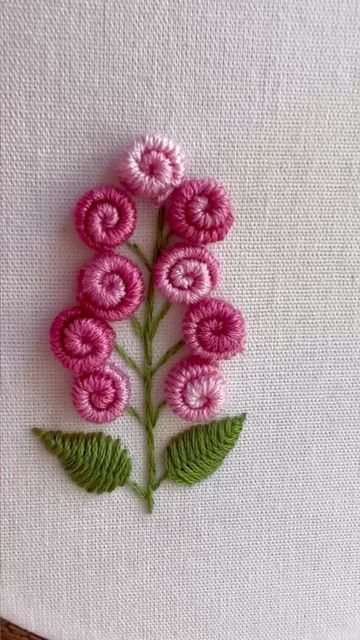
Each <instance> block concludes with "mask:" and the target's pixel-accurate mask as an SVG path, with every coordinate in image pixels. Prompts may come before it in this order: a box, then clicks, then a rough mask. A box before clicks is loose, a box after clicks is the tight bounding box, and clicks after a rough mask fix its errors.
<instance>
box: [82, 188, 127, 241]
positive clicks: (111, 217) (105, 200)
mask: <svg viewBox="0 0 360 640" xmlns="http://www.w3.org/2000/svg"><path fill="white" fill-rule="evenodd" d="M135 224H136V209H135V205H134V204H133V202H132V201H131V200H130V198H129V197H128V196H127V195H126V194H125V193H124V192H123V191H120V189H116V188H115V187H98V188H96V189H92V190H91V191H89V192H88V193H86V194H85V195H84V196H83V197H82V198H81V199H80V200H79V202H78V203H77V205H76V208H75V226H76V229H77V231H78V233H79V236H80V238H81V239H82V240H83V242H85V244H87V245H88V246H89V247H92V248H93V249H112V248H114V247H116V246H118V245H119V244H122V243H123V242H125V241H126V240H127V239H128V238H129V237H130V236H131V234H132V233H133V231H134V229H135Z"/></svg>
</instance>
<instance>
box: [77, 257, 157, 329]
mask: <svg viewBox="0 0 360 640" xmlns="http://www.w3.org/2000/svg"><path fill="white" fill-rule="evenodd" d="M143 297H144V282H143V279H142V275H141V271H140V269H139V267H138V266H137V265H136V264H135V263H134V262H133V261H132V260H129V258H125V257H124V256H120V255H118V254H116V253H98V254H97V255H95V257H94V258H93V259H92V261H91V262H90V263H89V264H88V265H87V266H86V267H85V268H84V269H82V270H81V271H80V273H79V277H78V301H79V304H80V305H81V306H82V307H83V308H84V309H86V310H87V311H89V312H90V313H91V314H92V315H94V316H95V317H97V318H104V319H105V320H124V318H128V317H129V316H131V315H132V314H133V313H134V312H135V311H136V309H137V308H138V307H139V305H140V304H141V302H142V300H143Z"/></svg>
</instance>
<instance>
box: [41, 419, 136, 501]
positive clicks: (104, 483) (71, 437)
mask: <svg viewBox="0 0 360 640" xmlns="http://www.w3.org/2000/svg"><path fill="white" fill-rule="evenodd" d="M33 433H34V434H35V435H37V436H38V437H39V438H40V440H41V441H42V442H43V444H44V445H45V447H46V448H47V449H48V450H49V451H50V452H51V453H53V454H54V455H55V456H56V457H57V458H58V459H59V460H60V462H61V463H62V465H63V467H64V469H65V471H66V472H67V473H68V475H69V476H70V478H71V479H72V480H73V481H74V482H75V483H76V484H77V485H78V486H79V487H82V488H83V489H86V491H90V492H95V493H103V492H104V491H113V490H114V489H116V488H117V487H122V486H124V484H126V482H127V481H128V479H129V476H130V473H131V459H130V457H129V455H128V453H127V451H126V450H125V449H124V448H123V446H122V444H121V442H120V440H114V439H113V438H111V436H106V435H105V434H103V433H101V432H97V433H78V432H72V433H71V432H70V433H69V432H68V433H66V432H63V431H45V430H44V429H33Z"/></svg>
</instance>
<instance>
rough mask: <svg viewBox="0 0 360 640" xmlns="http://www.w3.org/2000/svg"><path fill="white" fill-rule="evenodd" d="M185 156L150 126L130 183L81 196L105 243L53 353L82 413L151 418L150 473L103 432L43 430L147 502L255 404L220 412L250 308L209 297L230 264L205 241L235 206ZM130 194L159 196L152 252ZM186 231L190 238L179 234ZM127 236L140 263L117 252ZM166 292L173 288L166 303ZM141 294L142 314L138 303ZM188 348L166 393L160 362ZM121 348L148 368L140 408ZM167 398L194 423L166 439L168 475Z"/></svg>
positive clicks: (82, 226)
mask: <svg viewBox="0 0 360 640" xmlns="http://www.w3.org/2000/svg"><path fill="white" fill-rule="evenodd" d="M186 166H187V165H186V159H185V156H184V153H183V151H182V150H181V149H180V147H179V146H178V145H177V144H175V143H174V142H172V141H170V140H169V139H167V138H166V137H164V136H159V135H150V136H142V137H140V138H138V139H136V140H135V141H134V142H133V143H132V144H131V145H128V146H127V147H125V149H124V150H123V151H122V152H121V154H120V158H119V162H118V174H119V178H120V186H119V187H111V186H104V187H98V188H94V189H92V190H91V191H88V192H87V193H86V194H85V195H84V196H83V197H82V198H81V199H80V200H79V202H78V203H77V205H76V208H75V226H76V229H77V231H78V233H79V236H80V238H81V239H82V240H83V242H85V244H87V245H88V246H89V247H90V248H92V249H95V250H96V251H97V253H95V255H94V257H93V258H92V259H91V260H90V262H89V263H88V264H87V265H86V266H85V267H84V268H83V269H81V271H80V273H79V275H78V288H77V301H78V306H75V307H72V308H70V309H65V310H63V311H61V312H60V313H59V314H58V315H57V316H56V318H55V319H54V321H53V323H52V325H51V328H50V347H51V349H52V351H53V353H54V355H55V356H56V358H57V359H58V360H59V362H60V363H61V364H62V365H63V366H64V367H66V368H67V369H69V371H70V372H72V373H73V375H74V380H73V384H72V401H73V404H74V407H75V409H76V410H77V412H78V413H79V415H80V416H81V417H82V418H83V419H85V420H87V421H88V422H92V423H97V424H101V423H110V422H112V421H114V420H115V419H117V418H119V417H120V416H121V415H122V414H123V413H124V411H127V412H128V413H129V414H130V415H131V416H132V417H133V418H134V419H135V420H136V421H137V422H138V423H139V425H140V426H141V427H142V428H143V429H144V431H145V434H146V444H147V482H146V485H145V486H142V485H140V484H139V483H137V482H135V481H134V480H132V479H131V477H130V476H131V467H132V464H131V458H130V455H129V453H128V452H127V451H126V450H125V449H124V448H123V446H122V444H121V442H120V441H119V440H114V439H113V438H111V437H110V436H106V435H104V434H103V433H101V432H97V433H78V432H74V433H66V432H61V431H51V430H44V429H34V430H33V431H34V433H35V435H37V436H38V437H39V438H40V439H41V441H42V442H43V444H44V445H45V446H46V448H47V449H48V450H49V451H51V453H53V454H54V455H56V456H57V457H58V459H59V460H60V462H61V463H62V465H63V466H64V469H65V470H66V472H67V473H68V474H69V476H70V477H71V479H72V480H73V481H74V482H75V483H76V484H78V485H79V486H80V487H83V488H84V489H86V490H87V491H94V492H97V493H101V492H103V491H113V490H114V489H115V488H117V487H120V486H124V485H128V486H130V487H131V488H132V489H133V490H134V491H135V493H136V494H137V495H138V496H139V497H140V498H142V499H143V500H144V501H145V503H146V505H147V509H148V511H149V512H152V510H153V506H154V492H155V491H156V490H157V489H158V488H159V486H160V485H161V483H162V482H163V481H164V480H166V479H168V480H172V481H173V482H175V483H177V484H185V485H192V484H194V483H195V482H199V481H200V480H203V479H204V478H207V477H208V476H209V475H210V474H211V473H213V472H214V471H215V470H216V469H217V468H218V467H219V465H220V464H221V463H222V461H223V459H224V458H225V456H226V455H227V453H228V452H229V451H230V450H231V449H232V448H233V446H234V445H235V443H236V441H237V439H238V438H239V435H240V432H241V430H242V427H243V423H244V420H245V414H242V415H239V416H235V417H232V418H230V417H229V418H224V419H220V420H214V418H215V417H216V416H217V415H218V414H219V413H220V412H221V411H222V410H223V408H224V404H225V395H226V393H225V387H226V384H225V380H224V377H223V375H222V374H221V372H220V370H219V361H221V360H222V359H228V358H231V357H233V356H234V355H236V354H238V353H243V351H244V350H245V347H246V327H245V320H244V317H243V315H242V313H241V311H239V310H237V309H235V308H234V307H233V306H232V305H231V304H229V303H228V302H226V301H225V300H221V299H219V298H216V297H211V296H212V292H213V290H214V289H215V288H216V286H217V285H218V283H219V281H220V265H219V263H218V260H217V259H216V258H215V256H213V255H212V253H211V252H210V251H209V250H208V249H207V248H206V247H205V246H203V245H208V244H210V243H213V242H218V241H220V240H223V239H224V238H225V236H226V235H227V233H228V231H229V230H230V228H231V226H232V224H233V221H234V214H233V211H232V208H231V205H230V200H229V197H228V195H227V193H226V191H225V189H224V187H223V186H222V185H220V184H219V183H218V182H216V181H215V180H213V179H210V178H205V179H201V180H199V179H191V180H189V179H185V173H186ZM130 194H132V195H136V196H140V197H142V198H144V199H145V200H148V201H150V202H151V203H152V204H156V205H160V209H159V212H158V217H157V228H156V233H155V240H154V247H153V252H152V257H151V259H148V258H147V256H146V255H145V253H144V251H143V250H142V249H141V247H140V246H139V245H138V244H137V243H135V242H131V241H130V240H129V238H130V237H131V235H132V233H133V231H134V229H135V226H136V218H137V212H136V207H135V204H134V203H133V201H132V199H131V197H130ZM176 236H178V238H180V239H181V242H179V241H175V242H173V240H175V239H176ZM124 244H126V246H127V247H128V248H129V249H130V250H131V251H132V253H133V256H134V258H136V260H137V262H138V263H140V266H141V268H140V266H138V264H136V263H135V262H134V261H133V260H130V259H129V258H127V257H125V256H123V255H120V254H119V253H117V252H116V248H117V247H118V246H121V245H124ZM143 272H144V274H147V277H145V279H144V275H143ZM145 280H146V285H145ZM157 292H158V293H159V294H161V295H162V296H163V297H164V298H165V302H164V303H163V304H162V306H160V308H158V307H157V305H156V300H155V298H156V293H157ZM142 303H144V305H143V306H144V314H143V318H140V317H138V316H137V315H135V313H136V312H137V311H138V309H139V307H140V306H141V304H142ZM172 304H178V305H185V306H186V309H185V314H184V317H183V325H182V327H183V337H182V338H181V339H179V340H177V342H175V343H174V345H173V346H171V347H170V348H169V349H167V351H165V353H164V354H163V355H162V356H161V357H160V359H159V360H157V361H156V360H155V358H154V349H153V344H154V339H155V337H156V334H157V332H158V330H159V328H160V324H161V321H162V320H163V318H164V317H165V316H166V314H167V312H168V311H169V309H170V307H171V305H172ZM126 319H130V322H131V324H132V327H133V330H134V332H135V333H136V335H137V337H138V339H139V341H140V343H141V345H142V349H143V362H142V364H138V363H137V362H136V361H135V360H134V359H133V357H132V356H131V355H130V354H129V353H128V351H127V350H126V348H125V347H124V345H122V344H120V343H119V342H116V334H115V331H114V328H113V327H112V326H110V324H109V322H120V321H124V320H126ZM185 348H187V350H188V352H189V353H188V354H187V355H185V356H183V357H182V358H181V359H180V360H179V361H178V362H176V363H175V365H173V366H172V368H171V369H170V371H169V372H168V373H167V375H166V378H165V385H164V400H163V401H162V402H160V403H159V404H156V403H155V402H154V400H153V385H154V379H155V376H156V374H157V372H158V371H159V370H160V369H161V368H162V367H163V366H164V365H165V364H167V363H168V362H169V360H170V359H171V358H173V357H174V356H175V355H176V354H177V353H178V352H179V351H180V350H182V349H185ZM113 352H115V353H117V355H118V356H119V357H120V358H121V359H122V361H123V362H124V363H125V365H126V366H127V367H128V368H129V369H131V370H132V371H133V372H134V373H136V375H137V376H138V377H139V379H140V382H141V384H142V386H143V391H144V400H143V411H142V412H141V411H139V410H138V409H137V408H135V407H133V406H132V405H131V404H129V399H130V395H131V390H130V378H129V376H128V374H127V373H126V372H124V371H122V370H121V369H119V368H118V367H117V366H116V365H114V364H113V363H110V362H108V359H109V357H110V356H111V354H112V353H113ZM165 406H168V407H169V408H170V409H171V410H172V411H173V412H174V413H175V414H176V415H177V416H179V417H180V418H182V419H183V420H184V421H186V422H191V423H194V424H193V425H192V426H190V428H188V429H187V430H186V431H183V432H182V433H180V434H179V435H177V436H176V437H175V438H173V439H172V441H171V442H170V444H169V445H168V447H167V448H166V450H165V471H164V473H163V474H162V475H160V476H159V475H158V472H157V468H156V462H155V442H154V438H155V428H156V425H157V422H158V419H159V416H160V412H161V411H162V409H163V407H165ZM209 420H212V421H211V422H208V421H209ZM198 423H201V424H198Z"/></svg>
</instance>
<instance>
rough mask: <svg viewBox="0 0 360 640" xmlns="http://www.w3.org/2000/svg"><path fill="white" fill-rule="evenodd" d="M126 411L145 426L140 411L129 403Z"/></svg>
mask: <svg viewBox="0 0 360 640" xmlns="http://www.w3.org/2000/svg"><path fill="white" fill-rule="evenodd" d="M126 412H127V413H128V414H129V415H130V416H132V417H133V418H135V420H137V421H138V423H139V424H140V425H141V426H142V427H143V426H144V422H143V419H142V417H141V415H140V414H139V412H138V411H137V410H136V409H135V408H134V407H133V406H132V405H131V404H128V406H127V407H126Z"/></svg>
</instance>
